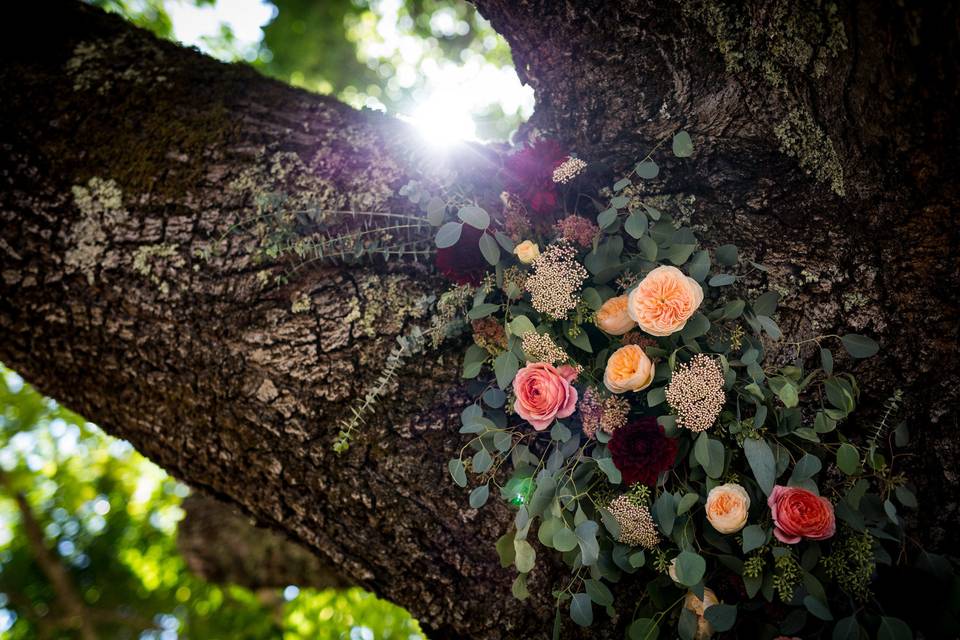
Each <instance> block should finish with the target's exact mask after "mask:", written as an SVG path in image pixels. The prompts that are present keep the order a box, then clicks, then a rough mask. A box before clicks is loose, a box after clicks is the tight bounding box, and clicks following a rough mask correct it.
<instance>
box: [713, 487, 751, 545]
mask: <svg viewBox="0 0 960 640" xmlns="http://www.w3.org/2000/svg"><path fill="white" fill-rule="evenodd" d="M706 511H707V520H709V521H710V524H711V525H713V528H714V529H716V530H717V531H719V532H720V533H736V532H737V531H740V529H743V527H744V526H745V525H746V524H747V515H748V512H749V511H750V496H748V495H747V491H746V490H745V489H744V488H743V487H741V486H740V485H738V484H735V483H732V482H728V483H727V484H721V485H719V486H716V487H714V488H713V489H710V493H709V494H707V507H706Z"/></svg>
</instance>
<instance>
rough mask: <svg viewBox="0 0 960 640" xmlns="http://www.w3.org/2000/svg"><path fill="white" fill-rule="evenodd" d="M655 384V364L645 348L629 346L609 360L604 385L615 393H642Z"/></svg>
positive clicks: (618, 350) (622, 348)
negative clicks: (651, 384)
mask: <svg viewBox="0 0 960 640" xmlns="http://www.w3.org/2000/svg"><path fill="white" fill-rule="evenodd" d="M651 382H653V363H652V362H651V361H650V358H649V357H648V356H647V354H646V353H645V352H644V351H643V348H641V347H639V346H637V345H635V344H628V345H627V346H625V347H620V348H619V349H617V350H616V351H614V352H613V355H612V356H610V358H609V359H607V368H606V370H605V371H604V372H603V384H604V385H606V387H607V389H609V390H610V391H612V392H613V393H625V392H627V391H640V390H641V389H646V388H647V387H649V386H650V383H651Z"/></svg>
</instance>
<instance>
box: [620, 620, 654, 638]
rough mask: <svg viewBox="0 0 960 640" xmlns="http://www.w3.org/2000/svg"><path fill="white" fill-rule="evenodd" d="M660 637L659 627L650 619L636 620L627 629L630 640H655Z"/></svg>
mask: <svg viewBox="0 0 960 640" xmlns="http://www.w3.org/2000/svg"><path fill="white" fill-rule="evenodd" d="M659 636H660V627H659V626H657V623H656V622H654V621H653V619H652V618H637V619H636V620H634V621H633V622H631V623H630V626H629V627H628V628H627V637H628V638H630V640H656V639H657V638H658V637H659Z"/></svg>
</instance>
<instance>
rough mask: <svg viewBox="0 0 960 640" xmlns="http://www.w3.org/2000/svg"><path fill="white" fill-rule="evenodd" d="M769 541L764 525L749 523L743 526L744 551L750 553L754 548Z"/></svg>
mask: <svg viewBox="0 0 960 640" xmlns="http://www.w3.org/2000/svg"><path fill="white" fill-rule="evenodd" d="M766 542H767V532H766V531H764V530H763V527H761V526H760V525H757V524H751V525H747V526H746V527H744V528H743V552H744V553H750V552H751V551H753V550H754V549H759V548H760V547H762V546H763V545H764V544H766Z"/></svg>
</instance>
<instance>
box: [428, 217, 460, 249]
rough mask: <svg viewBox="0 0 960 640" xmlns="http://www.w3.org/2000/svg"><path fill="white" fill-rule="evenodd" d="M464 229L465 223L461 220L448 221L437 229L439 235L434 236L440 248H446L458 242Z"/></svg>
mask: <svg viewBox="0 0 960 640" xmlns="http://www.w3.org/2000/svg"><path fill="white" fill-rule="evenodd" d="M462 231H463V225H462V224H460V223H459V222H448V223H446V224H445V225H443V226H442V227H440V229H438V230H437V237H436V238H434V243H436V245H437V248H438V249H446V248H447V247H452V246H453V245H455V244H457V241H458V240H459V239H460V232H462Z"/></svg>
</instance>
